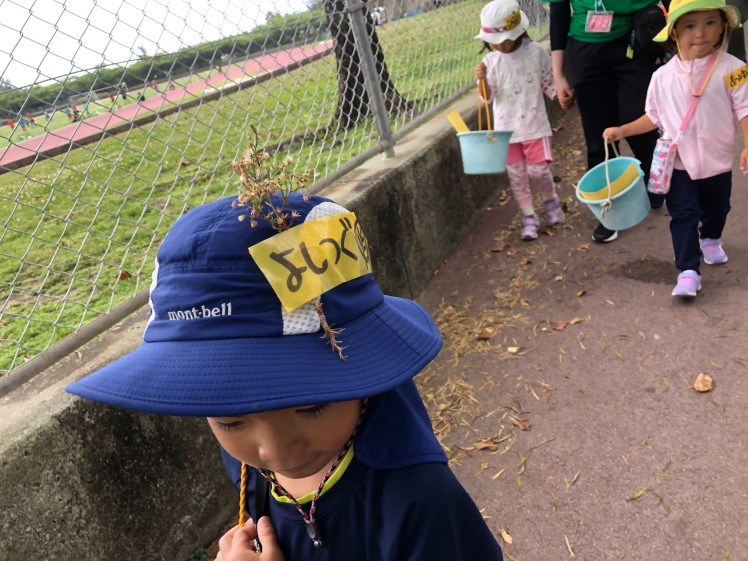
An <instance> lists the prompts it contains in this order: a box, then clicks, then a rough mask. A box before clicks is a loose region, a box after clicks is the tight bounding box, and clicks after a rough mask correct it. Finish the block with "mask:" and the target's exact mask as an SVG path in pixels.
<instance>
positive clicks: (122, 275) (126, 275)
mask: <svg viewBox="0 0 748 561" xmlns="http://www.w3.org/2000/svg"><path fill="white" fill-rule="evenodd" d="M117 278H118V279H119V280H127V279H131V278H132V273H131V272H129V271H121V272H120V274H119V276H118V277H117Z"/></svg>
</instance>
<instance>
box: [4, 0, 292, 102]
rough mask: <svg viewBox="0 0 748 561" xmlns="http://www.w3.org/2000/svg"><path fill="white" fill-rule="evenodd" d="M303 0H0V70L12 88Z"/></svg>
mask: <svg viewBox="0 0 748 561" xmlns="http://www.w3.org/2000/svg"><path fill="white" fill-rule="evenodd" d="M306 9H307V8H306V7H305V3H304V0H281V1H278V2H274V1H272V0H0V77H1V78H2V79H4V80H9V81H10V82H11V83H12V84H13V85H14V86H16V87H25V86H28V85H31V84H34V83H37V82H42V81H45V80H49V79H55V80H62V79H64V78H65V77H66V76H67V75H68V74H70V73H74V72H77V71H80V70H88V69H90V68H94V67H96V66H98V65H99V64H101V63H102V62H104V63H105V64H112V63H114V64H125V63H127V62H129V61H134V60H137V59H138V58H139V55H140V50H139V49H138V47H139V46H141V45H142V46H143V47H145V49H146V51H147V52H148V54H153V53H155V52H156V51H157V50H160V51H165V52H172V51H176V50H177V49H180V48H182V47H185V46H190V45H196V44H198V43H202V42H204V41H211V40H215V39H219V38H221V37H227V36H231V35H236V34H238V33H242V32H246V31H250V30H251V29H253V28H254V27H256V26H257V25H259V24H261V23H263V22H264V21H265V15H266V14H267V12H268V11H270V10H272V11H274V12H281V13H291V12H299V11H304V10H306Z"/></svg>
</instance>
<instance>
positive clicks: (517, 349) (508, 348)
mask: <svg viewBox="0 0 748 561" xmlns="http://www.w3.org/2000/svg"><path fill="white" fill-rule="evenodd" d="M506 350H507V351H508V352H510V353H512V354H513V355H516V354H517V353H518V352H519V347H507V349H506Z"/></svg>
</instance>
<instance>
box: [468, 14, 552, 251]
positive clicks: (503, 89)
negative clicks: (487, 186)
mask: <svg viewBox="0 0 748 561" xmlns="http://www.w3.org/2000/svg"><path fill="white" fill-rule="evenodd" d="M480 25H481V30H480V33H479V34H478V36H477V37H476V39H481V40H483V41H485V42H486V43H488V44H489V45H490V46H491V49H492V50H491V52H490V53H488V54H487V55H486V56H485V57H484V58H483V62H481V63H480V64H479V65H478V66H477V67H476V69H475V76H476V78H478V81H479V86H480V83H482V82H484V81H485V83H487V84H488V92H486V93H487V94H488V99H487V100H486V101H488V102H493V117H494V121H493V127H494V129H495V130H505V131H512V136H511V138H510V140H509V142H510V144H509V153H508V155H507V161H506V171H507V175H508V176H509V184H510V186H511V189H512V193H513V194H514V199H515V200H516V201H517V204H518V205H519V208H520V210H521V211H522V230H521V232H520V237H521V238H522V239H523V240H526V241H529V240H534V239H537V237H538V228H540V219H539V218H538V215H537V214H536V212H535V207H534V205H533V201H532V191H531V190H530V182H531V181H532V182H534V183H536V185H537V187H538V188H539V190H540V193H541V195H542V197H543V210H544V212H545V217H546V222H547V223H548V225H549V226H553V225H555V224H559V223H560V222H563V221H564V211H563V209H562V208H561V201H560V200H559V198H558V195H557V194H556V184H555V182H554V181H553V174H552V173H551V168H550V165H549V164H550V163H551V161H552V159H553V156H552V153H551V136H552V134H553V133H552V131H551V125H550V122H549V121H548V115H547V113H546V110H545V102H544V99H543V94H545V95H546V96H548V97H549V98H550V99H553V98H554V97H555V96H556V89H555V87H554V84H553V69H552V65H551V57H550V55H549V54H548V52H547V51H546V50H545V49H544V48H543V47H541V46H540V45H539V44H538V43H535V42H533V40H532V39H530V37H529V36H528V35H527V26H528V20H527V16H526V15H525V13H524V12H523V11H522V10H520V8H519V4H518V3H517V2H516V0H494V1H493V2H491V3H489V4H486V5H485V6H484V7H483V10H481V15H480ZM479 93H481V92H480V87H479Z"/></svg>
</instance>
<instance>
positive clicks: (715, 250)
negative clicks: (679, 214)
mask: <svg viewBox="0 0 748 561" xmlns="http://www.w3.org/2000/svg"><path fill="white" fill-rule="evenodd" d="M699 245H700V246H701V253H703V254H704V263H706V264H707V265H721V264H722V263H727V254H726V253H725V250H724V249H722V239H721V238H717V239H716V240H712V239H709V238H704V239H703V240H699Z"/></svg>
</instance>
